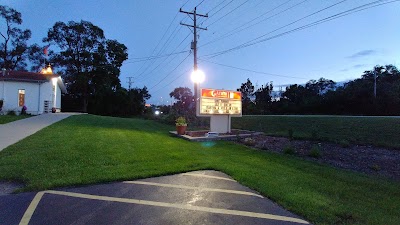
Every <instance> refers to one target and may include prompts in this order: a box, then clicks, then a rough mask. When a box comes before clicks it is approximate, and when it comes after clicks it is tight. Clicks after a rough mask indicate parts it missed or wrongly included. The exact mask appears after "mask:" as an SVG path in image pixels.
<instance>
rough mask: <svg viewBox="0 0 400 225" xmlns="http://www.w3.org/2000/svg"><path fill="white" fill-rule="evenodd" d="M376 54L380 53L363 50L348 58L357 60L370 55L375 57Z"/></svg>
mask: <svg viewBox="0 0 400 225" xmlns="http://www.w3.org/2000/svg"><path fill="white" fill-rule="evenodd" d="M376 53H378V52H377V51H375V50H372V49H369V50H363V51H359V52H357V53H355V54H353V55H351V56H347V58H350V59H356V58H361V57H365V56H369V55H374V54H376Z"/></svg>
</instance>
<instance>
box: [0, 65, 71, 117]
mask: <svg viewBox="0 0 400 225" xmlns="http://www.w3.org/2000/svg"><path fill="white" fill-rule="evenodd" d="M66 91H67V90H66V88H65V85H64V83H63V81H62V79H61V77H60V75H57V74H53V73H52V71H51V68H50V67H48V68H46V69H43V70H42V72H41V73H33V72H24V71H3V72H2V73H1V72H0V100H3V107H2V110H1V112H0V113H1V114H5V113H7V112H8V111H15V112H16V113H17V114H18V113H20V112H21V109H22V107H23V106H26V108H27V110H26V112H27V113H29V114H33V115H38V114H42V113H48V112H51V111H52V108H54V109H55V110H56V111H57V112H60V111H61V93H66Z"/></svg>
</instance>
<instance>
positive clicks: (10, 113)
mask: <svg viewBox="0 0 400 225" xmlns="http://www.w3.org/2000/svg"><path fill="white" fill-rule="evenodd" d="M7 115H9V116H15V115H17V114H16V113H15V111H14V110H10V111H8V112H7Z"/></svg>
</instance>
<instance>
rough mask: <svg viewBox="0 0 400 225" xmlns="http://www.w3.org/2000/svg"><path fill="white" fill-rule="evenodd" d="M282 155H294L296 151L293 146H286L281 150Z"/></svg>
mask: <svg viewBox="0 0 400 225" xmlns="http://www.w3.org/2000/svg"><path fill="white" fill-rule="evenodd" d="M283 153H285V154H288V155H294V154H295V153H296V151H295V150H294V148H293V146H291V145H288V146H286V147H285V148H283Z"/></svg>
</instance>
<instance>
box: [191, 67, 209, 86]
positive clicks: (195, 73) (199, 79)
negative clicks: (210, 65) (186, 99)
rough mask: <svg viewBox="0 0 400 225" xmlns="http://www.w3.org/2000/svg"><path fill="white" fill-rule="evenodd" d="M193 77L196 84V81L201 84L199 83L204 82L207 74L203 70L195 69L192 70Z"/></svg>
mask: <svg viewBox="0 0 400 225" xmlns="http://www.w3.org/2000/svg"><path fill="white" fill-rule="evenodd" d="M191 78H192V81H193V82H194V83H195V84H196V83H197V84H199V83H202V82H203V81H204V80H205V78H206V76H205V75H204V73H203V71H201V70H195V71H193V72H192V76H191Z"/></svg>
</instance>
